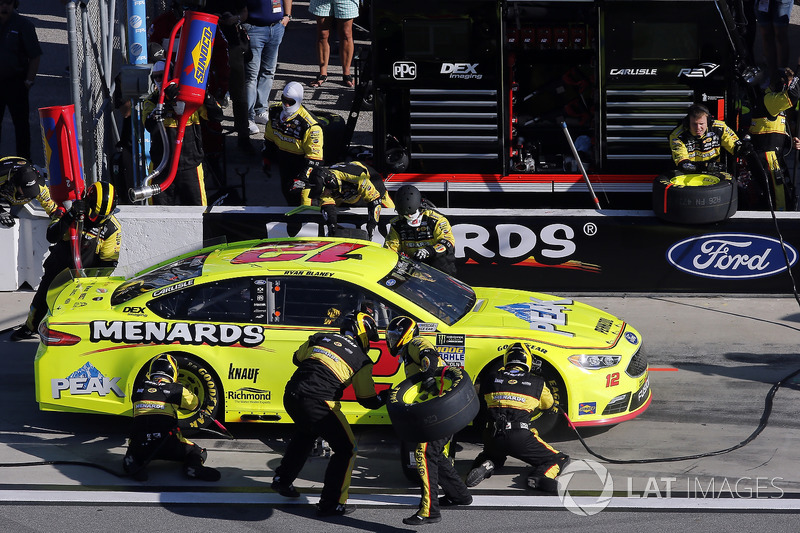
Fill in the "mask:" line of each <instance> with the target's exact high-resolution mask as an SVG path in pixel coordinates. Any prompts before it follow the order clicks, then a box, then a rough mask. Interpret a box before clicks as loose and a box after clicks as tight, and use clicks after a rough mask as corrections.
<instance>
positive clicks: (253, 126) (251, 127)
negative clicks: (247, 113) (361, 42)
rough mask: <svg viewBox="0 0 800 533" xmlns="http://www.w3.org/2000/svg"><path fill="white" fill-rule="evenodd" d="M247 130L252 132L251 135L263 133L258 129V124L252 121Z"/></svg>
mask: <svg viewBox="0 0 800 533" xmlns="http://www.w3.org/2000/svg"><path fill="white" fill-rule="evenodd" d="M247 129H248V131H249V132H250V135H255V134H256V133H261V130H260V129H258V124H256V123H255V122H253V121H252V120H250V121H248V122H247Z"/></svg>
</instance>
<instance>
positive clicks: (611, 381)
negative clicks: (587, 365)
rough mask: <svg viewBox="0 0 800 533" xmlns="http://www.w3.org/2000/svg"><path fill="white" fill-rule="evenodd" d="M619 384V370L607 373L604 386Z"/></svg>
mask: <svg viewBox="0 0 800 533" xmlns="http://www.w3.org/2000/svg"><path fill="white" fill-rule="evenodd" d="M617 385H619V372H614V373H613V374H608V375H607V376H606V387H616V386H617Z"/></svg>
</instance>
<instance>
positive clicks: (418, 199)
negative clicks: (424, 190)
mask: <svg viewBox="0 0 800 533" xmlns="http://www.w3.org/2000/svg"><path fill="white" fill-rule="evenodd" d="M392 199H393V200H394V207H395V210H396V211H397V214H398V215H411V214H413V213H416V212H417V211H419V208H420V206H421V205H422V195H421V194H420V192H419V189H417V188H416V187H414V186H413V185H403V186H402V187H400V188H399V189H397V192H396V193H394V197H393V198H392Z"/></svg>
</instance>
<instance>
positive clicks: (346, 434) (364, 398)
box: [272, 313, 389, 516]
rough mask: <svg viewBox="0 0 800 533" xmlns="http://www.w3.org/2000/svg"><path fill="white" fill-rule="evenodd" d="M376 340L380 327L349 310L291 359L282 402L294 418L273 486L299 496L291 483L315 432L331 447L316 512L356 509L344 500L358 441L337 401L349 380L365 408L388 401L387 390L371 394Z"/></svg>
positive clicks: (331, 513) (332, 513) (330, 513)
mask: <svg viewBox="0 0 800 533" xmlns="http://www.w3.org/2000/svg"><path fill="white" fill-rule="evenodd" d="M377 340H378V326H377V324H375V320H373V318H372V317H371V316H369V315H368V314H366V313H355V314H349V315H347V316H345V317H344V319H342V323H341V328H340V330H339V333H338V334H336V333H330V332H321V333H315V334H314V335H312V336H310V337H309V338H308V340H307V341H306V342H305V343H304V344H303V345H302V346H300V348H298V349H297V351H296V352H295V353H294V357H293V358H292V362H293V363H294V364H295V365H296V366H297V370H295V372H294V374H293V375H292V377H291V378H290V379H289V383H287V384H286V391H285V393H284V395H283V405H284V407H285V408H286V412H287V413H288V414H289V416H290V417H292V420H293V421H294V427H295V433H294V435H293V436H292V440H291V441H290V442H289V446H288V447H287V448H286V454H285V455H284V456H283V459H282V460H281V464H280V466H278V468H276V469H275V477H274V478H273V481H272V489H273V490H275V491H276V492H278V493H279V494H281V495H282V496H286V497H287V498H297V497H299V496H300V493H299V492H298V491H297V489H295V488H294V485H293V483H294V480H295V479H297V476H298V474H300V470H302V468H303V465H304V464H305V462H306V459H307V458H308V456H309V454H310V453H311V450H312V449H313V448H314V444H315V443H316V441H317V437H322V438H323V439H325V440H326V441H327V442H328V443H329V444H330V447H331V451H332V452H333V454H332V455H331V459H330V462H329V463H328V468H327V469H326V470H325V481H324V484H323V486H322V494H320V499H319V503H317V514H318V515H319V516H336V515H338V516H341V515H346V514H350V513H351V512H353V511H354V510H355V507H354V506H352V505H346V502H347V497H348V491H349V490H350V477H351V475H352V469H353V462H354V461H355V458H356V441H355V437H354V436H353V431H352V430H351V429H350V424H348V422H347V419H346V418H345V416H344V414H342V410H341V406H340V405H339V400H341V398H342V394H343V393H344V389H346V388H347V386H348V385H350V384H351V383H352V385H353V389H355V393H356V400H357V401H358V403H359V404H361V405H362V406H364V407H366V408H367V409H378V408H379V407H381V406H382V405H383V404H385V403H386V398H387V397H388V393H389V391H388V389H387V390H386V391H385V392H384V391H381V394H380V395H377V394H375V382H374V381H373V380H372V360H371V359H370V358H369V356H368V355H367V352H368V351H369V343H370V341H377Z"/></svg>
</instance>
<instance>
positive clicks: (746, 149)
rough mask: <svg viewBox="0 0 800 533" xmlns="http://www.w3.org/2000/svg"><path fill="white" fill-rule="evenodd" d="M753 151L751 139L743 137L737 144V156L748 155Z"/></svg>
mask: <svg viewBox="0 0 800 533" xmlns="http://www.w3.org/2000/svg"><path fill="white" fill-rule="evenodd" d="M752 153H753V143H752V142H750V139H742V140H741V141H739V143H738V144H737V145H736V157H747V156H748V155H750V154H752Z"/></svg>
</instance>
